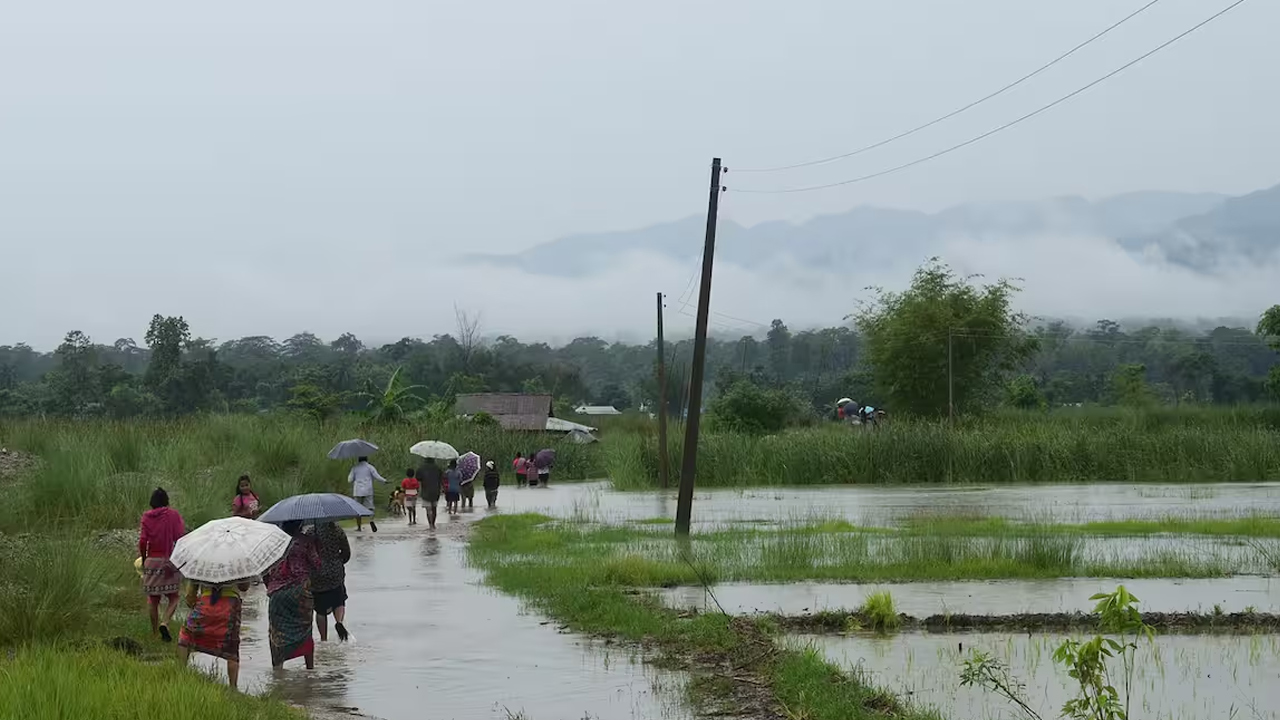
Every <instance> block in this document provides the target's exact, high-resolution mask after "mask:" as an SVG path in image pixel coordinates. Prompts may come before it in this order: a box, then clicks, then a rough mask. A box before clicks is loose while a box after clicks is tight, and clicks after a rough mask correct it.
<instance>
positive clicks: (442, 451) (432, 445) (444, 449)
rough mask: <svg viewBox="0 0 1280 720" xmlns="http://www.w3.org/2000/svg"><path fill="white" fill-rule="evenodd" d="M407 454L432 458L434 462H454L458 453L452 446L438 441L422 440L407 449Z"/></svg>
mask: <svg viewBox="0 0 1280 720" xmlns="http://www.w3.org/2000/svg"><path fill="white" fill-rule="evenodd" d="M409 452H410V453H411V454H413V455H417V456H418V457H424V458H434V459H436V460H456V459H457V458H458V451H457V450H456V449H454V447H453V446H452V445H450V444H449V443H447V442H440V441H439V440H423V441H422V442H420V443H418V444H416V445H414V446H413V447H411V448H409Z"/></svg>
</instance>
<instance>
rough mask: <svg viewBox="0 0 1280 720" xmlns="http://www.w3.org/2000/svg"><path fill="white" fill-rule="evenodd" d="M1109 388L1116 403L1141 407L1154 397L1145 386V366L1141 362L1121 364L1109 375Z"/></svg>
mask: <svg viewBox="0 0 1280 720" xmlns="http://www.w3.org/2000/svg"><path fill="white" fill-rule="evenodd" d="M1111 390H1112V392H1113V393H1114V395H1115V401H1116V403H1118V404H1120V405H1128V406H1129V407H1142V406H1144V405H1148V404H1150V403H1151V401H1152V400H1153V399H1154V398H1153V397H1152V394H1151V388H1150V387H1148V386H1147V366H1146V365H1143V364H1141V363H1129V364H1127V365H1121V366H1120V367H1119V368H1117V369H1116V371H1115V374H1113V375H1112V376H1111Z"/></svg>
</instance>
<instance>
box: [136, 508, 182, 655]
mask: <svg viewBox="0 0 1280 720" xmlns="http://www.w3.org/2000/svg"><path fill="white" fill-rule="evenodd" d="M186 532H187V527H186V523H184V522H183V521H182V516H181V515H179V514H178V511H177V510H174V509H173V508H171V507H169V493H167V492H165V491H164V488H156V489H155V492H153V493H151V509H150V510H148V511H147V512H145V513H143V515H142V521H141V523H139V528H138V557H139V558H141V559H142V592H143V593H144V594H145V595H146V596H147V611H148V615H149V617H150V618H151V634H152V635H156V634H159V635H160V639H161V640H163V641H165V642H170V641H171V640H173V636H172V635H170V634H169V622H170V621H172V620H173V613H174V611H176V610H177V609H178V591H179V590H180V589H181V588H182V575H180V574H179V573H178V569H177V568H175V567H174V566H173V563H171V562H169V556H170V555H172V554H173V548H174V546H175V545H177V543H178V539H179V538H181V537H182V536H183V535H185V534H186ZM161 598H164V599H165V608H164V620H163V622H162V621H161V619H160V599H161Z"/></svg>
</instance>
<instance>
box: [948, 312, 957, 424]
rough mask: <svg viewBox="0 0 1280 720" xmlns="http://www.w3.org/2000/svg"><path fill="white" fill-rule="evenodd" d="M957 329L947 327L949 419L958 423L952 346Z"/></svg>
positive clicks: (953, 422)
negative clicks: (952, 368)
mask: <svg viewBox="0 0 1280 720" xmlns="http://www.w3.org/2000/svg"><path fill="white" fill-rule="evenodd" d="M954 340H955V331H954V330H953V329H952V328H947V421H948V422H950V423H951V424H952V425H955V424H956V385H955V376H954V375H953V374H952V371H951V346H952V345H953V344H954Z"/></svg>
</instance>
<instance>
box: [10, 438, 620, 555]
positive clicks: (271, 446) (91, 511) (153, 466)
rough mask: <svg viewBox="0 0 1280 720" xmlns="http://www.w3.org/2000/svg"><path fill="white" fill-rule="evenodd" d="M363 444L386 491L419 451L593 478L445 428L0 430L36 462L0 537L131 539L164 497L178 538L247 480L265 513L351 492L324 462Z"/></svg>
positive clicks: (569, 448)
mask: <svg viewBox="0 0 1280 720" xmlns="http://www.w3.org/2000/svg"><path fill="white" fill-rule="evenodd" d="M351 437H363V438H365V439H367V440H369V441H371V442H373V443H375V444H377V445H378V446H379V447H381V448H382V450H381V451H380V452H379V453H377V454H375V455H373V456H372V457H371V460H373V462H374V464H375V465H377V466H378V469H379V471H380V472H381V473H382V474H383V476H384V477H386V478H387V479H388V480H389V481H391V482H396V481H398V480H399V479H400V478H401V477H403V473H404V470H405V469H406V468H408V467H411V466H416V465H417V463H418V462H419V460H418V459H417V458H415V457H413V456H411V455H409V454H408V448H409V446H410V445H412V444H413V443H415V442H417V441H418V440H422V439H425V438H435V439H441V440H445V441H447V442H450V443H452V444H453V445H454V446H455V447H457V448H458V449H459V451H466V450H474V451H476V452H477V453H479V454H480V455H481V456H482V457H484V458H486V459H488V458H496V459H497V460H498V461H499V462H498V465H499V467H500V468H501V469H502V471H503V472H509V468H510V461H511V458H513V457H514V456H515V453H517V452H524V453H528V452H531V451H536V450H539V449H541V448H544V447H554V448H556V451H557V459H556V472H555V475H556V480H557V481H564V480H575V479H585V478H591V477H599V476H600V475H601V473H602V467H601V466H600V463H599V455H598V451H597V450H596V449H594V448H592V447H590V446H581V445H574V444H571V443H563V442H559V440H558V438H555V437H552V436H546V435H530V434H521V433H508V432H503V431H501V430H497V429H486V428H477V427H475V426H473V425H469V424H465V423H449V424H446V425H443V426H441V427H436V428H426V427H413V426H409V425H391V426H373V427H362V426H360V425H359V424H357V422H356V421H355V420H354V419H351V418H347V419H343V420H340V421H335V422H333V423H331V424H328V425H325V426H323V427H321V426H318V425H316V424H315V423H312V422H307V421H304V420H301V419H298V418H296V417H291V416H283V415H282V416H269V417H257V416H208V417H197V418H187V419H182V420H175V421H169V422H165V421H146V422H111V421H81V422H76V421H40V420H21V421H0V445H3V446H5V447H8V448H13V449H17V450H22V451H26V452H30V453H33V454H35V455H37V456H39V458H40V460H41V463H40V466H39V469H38V470H37V473H36V475H35V477H32V478H29V479H27V480H26V481H23V482H20V483H17V484H16V485H15V486H14V488H13V489H11V490H8V491H7V494H6V499H5V500H6V501H5V503H3V504H0V531H8V532H18V531H41V530H43V529H45V528H50V527H57V528H61V529H65V528H67V527H83V528H92V529H93V530H104V529H109V528H129V527H134V526H136V525H137V522H138V516H139V515H140V514H141V513H142V511H143V510H145V509H146V507H147V500H148V498H149V497H150V494H151V491H152V490H153V489H154V488H155V487H157V486H162V487H164V488H165V489H166V490H168V491H169V494H170V499H171V502H172V504H173V506H174V507H175V508H177V509H178V510H179V511H180V512H181V513H182V514H183V517H184V518H185V519H186V520H187V523H188V526H190V527H195V526H198V525H200V524H202V523H204V522H205V521H207V520H211V519H214V518H218V517H224V516H226V515H227V514H228V513H229V512H230V503H231V499H232V496H233V490H234V487H235V483H236V478H237V477H239V475H240V474H241V473H243V472H248V473H250V474H251V475H252V477H253V480H254V487H255V490H257V492H258V494H259V495H260V496H261V497H262V499H263V501H264V502H266V503H268V504H270V503H273V502H275V501H276V500H279V499H281V498H284V497H288V496H289V495H295V494H298V493H303V492H327V491H339V492H349V490H350V486H349V485H348V484H347V481H346V476H347V471H348V470H349V469H350V463H349V462H337V461H331V460H329V459H327V458H326V457H325V455H326V454H327V453H328V452H329V449H330V448H332V447H333V445H334V443H336V442H337V441H339V440H344V439H347V438H351Z"/></svg>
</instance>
